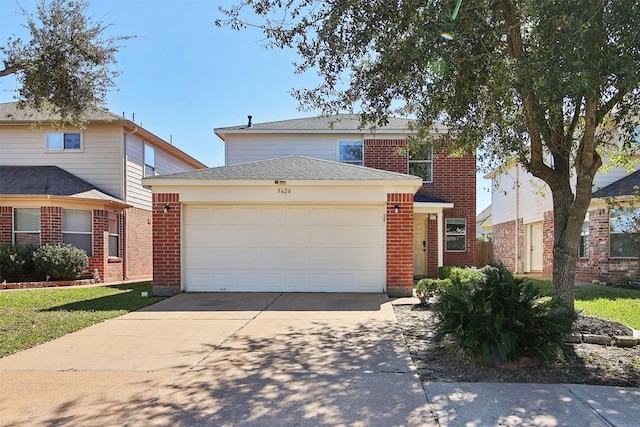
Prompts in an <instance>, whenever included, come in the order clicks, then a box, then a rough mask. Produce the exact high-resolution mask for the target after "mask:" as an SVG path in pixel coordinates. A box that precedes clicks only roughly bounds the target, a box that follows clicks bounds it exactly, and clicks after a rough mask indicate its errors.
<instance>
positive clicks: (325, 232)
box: [144, 115, 476, 295]
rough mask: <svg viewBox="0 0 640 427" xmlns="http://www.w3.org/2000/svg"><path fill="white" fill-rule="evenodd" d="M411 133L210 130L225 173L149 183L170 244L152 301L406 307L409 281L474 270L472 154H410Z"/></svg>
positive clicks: (157, 220) (423, 148)
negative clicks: (341, 299) (226, 294)
mask: <svg viewBox="0 0 640 427" xmlns="http://www.w3.org/2000/svg"><path fill="white" fill-rule="evenodd" d="M408 129H409V120H407V119H399V118H392V119H390V120H389V123H388V124H387V125H386V126H384V127H379V128H364V129H361V128H360V117H359V116H357V115H340V116H334V117H312V118H304V119H293V120H285V121H278V122H270V123H252V120H251V118H249V120H248V122H247V123H246V124H244V125H241V126H232V127H223V128H218V129H215V133H216V134H217V135H218V136H219V137H220V138H221V139H222V140H223V141H224V144H225V166H221V167H217V168H211V169H206V170H202V171H194V172H187V173H182V174H173V175H168V176H157V177H154V178H149V179H145V180H144V183H145V185H149V186H150V187H151V188H152V190H153V193H154V204H155V206H154V224H155V225H154V226H155V227H158V230H156V233H157V235H159V236H160V235H161V236H163V238H164V244H165V246H161V247H160V246H158V252H157V254H155V255H154V256H155V257H156V258H158V263H156V266H155V268H154V282H156V285H157V289H156V291H157V292H166V293H175V292H178V291H180V290H186V291H314V292H317V291H320V292H322V291H324V292H332V291H342V292H387V293H389V294H390V295H407V294H411V293H412V285H413V278H414V276H417V277H424V276H430V277H435V276H437V274H438V267H439V266H442V265H474V264H475V248H476V246H475V244H476V243H475V242H476V240H475V205H476V199H475V194H476V193H475V156H473V155H468V156H463V157H458V158H452V157H448V156H447V155H445V154H444V153H441V152H438V151H437V150H436V151H434V150H433V149H432V148H431V146H429V145H426V144H425V145H416V146H413V145H410V147H409V150H407V137H408V135H410V131H409V130H408ZM163 227H164V228H163ZM172 230H178V231H177V232H174V231H172ZM180 230H182V231H181V232H180ZM168 241H170V242H172V243H171V244H169V243H168ZM178 252H179V253H178ZM168 258H171V262H170V263H169V265H168V266H167V263H166V262H164V261H166V260H167V259H168ZM159 260H163V265H164V267H163V266H161V264H162V263H160V262H159ZM163 269H164V270H163Z"/></svg>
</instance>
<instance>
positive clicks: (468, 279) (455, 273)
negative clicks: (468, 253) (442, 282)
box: [449, 267, 485, 286]
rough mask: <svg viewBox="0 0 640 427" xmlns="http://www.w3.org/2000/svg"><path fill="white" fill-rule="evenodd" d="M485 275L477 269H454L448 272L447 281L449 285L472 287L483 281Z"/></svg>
mask: <svg viewBox="0 0 640 427" xmlns="http://www.w3.org/2000/svg"><path fill="white" fill-rule="evenodd" d="M484 277H485V275H484V273H483V272H482V271H481V270H478V269H477V268H467V267H454V268H452V269H451V271H450V272H449V280H451V283H457V284H460V285H463V286H472V285H473V284H474V283H477V282H479V281H480V280H482V279H484Z"/></svg>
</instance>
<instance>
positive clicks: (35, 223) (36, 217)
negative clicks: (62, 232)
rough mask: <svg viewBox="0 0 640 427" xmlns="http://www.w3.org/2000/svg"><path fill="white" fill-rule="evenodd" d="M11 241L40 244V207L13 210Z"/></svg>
mask: <svg viewBox="0 0 640 427" xmlns="http://www.w3.org/2000/svg"><path fill="white" fill-rule="evenodd" d="M13 241H14V242H15V243H21V244H23V245H32V246H40V209H37V208H36V209H22V208H19V209H14V210H13Z"/></svg>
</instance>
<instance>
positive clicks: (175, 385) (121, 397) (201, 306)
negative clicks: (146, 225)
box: [0, 294, 640, 427]
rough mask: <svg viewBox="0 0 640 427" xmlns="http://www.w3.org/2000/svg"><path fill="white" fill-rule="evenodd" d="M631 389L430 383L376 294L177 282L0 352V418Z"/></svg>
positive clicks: (153, 416) (627, 414)
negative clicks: (204, 289) (197, 288)
mask: <svg viewBox="0 0 640 427" xmlns="http://www.w3.org/2000/svg"><path fill="white" fill-rule="evenodd" d="M638 420H640V390H639V389H624V388H612V387H590V386H576V385H570V386H567V385H535V384H473V383H472V384H468V383H428V384H426V385H425V387H424V389H423V387H422V385H421V384H420V381H419V379H418V377H417V375H416V372H415V368H414V367H413V364H412V362H411V359H410V357H409V353H408V351H407V348H406V346H405V343H404V340H403V338H402V336H401V334H400V328H399V326H398V324H397V322H396V320H395V315H394V313H393V309H392V307H391V304H390V303H389V301H388V298H387V297H386V296H385V295H381V294H358V295H355V294H180V295H177V296H175V297H173V298H170V299H167V300H165V301H162V302H160V303H158V304H155V305H153V306H150V307H147V308H146V309H143V310H140V311H138V312H135V313H130V314H128V315H125V316H122V317H119V318H117V319H112V320H108V321H106V322H103V323H100V324H98V325H94V326H92V327H89V328H86V329H83V330H81V331H78V332H76V333H73V334H69V335H66V336H64V337H62V338H60V339H57V340H55V341H51V342H49V343H46V344H43V345H40V346H38V347H35V348H32V349H29V350H26V351H23V352H20V353H17V354H15V355H12V356H8V357H5V358H2V359H0V425H3V426H18V425H19V426H23V425H73V426H95V425H123V426H148V425H172V426H192V425H201V426H324V425H326V426H340V425H344V426H385V427H386V426H494V425H514V426H515V425H525V426H527V425H540V426H560V425H567V426H577V425H579V426H620V427H622V426H632V425H634V426H636V425H638V422H637V421H638Z"/></svg>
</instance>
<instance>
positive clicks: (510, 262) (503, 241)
mask: <svg viewBox="0 0 640 427" xmlns="http://www.w3.org/2000/svg"><path fill="white" fill-rule="evenodd" d="M515 232H516V222H515V221H507V222H503V223H500V224H494V225H493V241H494V242H495V243H494V245H493V257H494V258H495V260H496V261H498V262H501V263H502V264H504V265H505V267H507V268H508V269H509V270H511V271H515V269H516V262H515V259H516V243H515V237H514V236H515ZM496 243H497V244H496Z"/></svg>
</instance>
